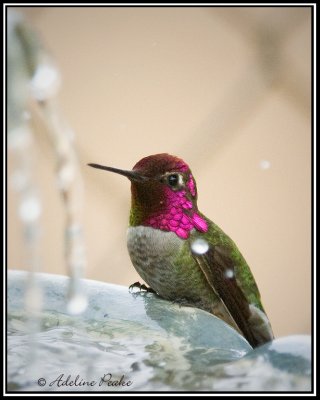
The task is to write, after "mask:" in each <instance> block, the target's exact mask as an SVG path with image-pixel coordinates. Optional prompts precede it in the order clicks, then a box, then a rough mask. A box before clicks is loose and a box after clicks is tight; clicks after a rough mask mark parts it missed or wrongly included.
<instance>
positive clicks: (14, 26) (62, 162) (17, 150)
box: [7, 10, 87, 318]
mask: <svg viewBox="0 0 320 400" xmlns="http://www.w3.org/2000/svg"><path fill="white" fill-rule="evenodd" d="M60 85H61V77H60V73H59V70H58V68H57V67H56V65H55V63H54V61H53V59H52V57H50V56H49V54H48V52H47V51H46V50H45V49H44V47H43V46H42V44H41V42H40V40H39V38H38V37H37V36H36V34H35V33H34V32H33V31H32V29H30V27H29V26H28V25H27V24H26V22H25V21H24V20H23V18H22V17H21V16H20V14H18V13H16V12H15V11H13V10H8V138H7V140H8V149H9V151H10V154H11V158H12V160H13V163H12V164H13V168H12V169H11V170H10V171H9V175H8V176H9V186H10V188H13V189H14V190H15V191H16V193H17V196H18V199H19V206H18V210H17V216H18V218H19V219H20V221H21V225H22V228H23V235H24V239H25V243H26V247H27V250H28V260H27V261H26V265H28V266H29V270H30V272H31V275H30V278H29V289H30V290H29V292H28V298H33V297H35V296H33V295H32V292H35V293H37V296H38V300H39V298H40V297H41V295H40V293H39V288H37V287H36V281H35V279H34V277H33V276H32V274H34V273H36V272H39V271H40V270H41V260H40V258H39V249H40V247H41V232H42V224H43V221H41V212H42V209H43V207H44V205H43V204H42V201H41V188H40V187H38V186H37V184H36V183H35V179H34V176H35V169H36V168H38V166H37V165H36V157H35V154H34V153H35V152H34V149H35V147H36V145H37V144H36V140H35V135H34V132H33V131H32V128H31V127H32V125H31V124H30V122H32V119H33V118H34V117H35V116H34V108H36V112H37V116H38V118H41V119H42V122H43V123H44V126H45V129H44V130H43V134H45V135H47V136H48V137H49V140H50V143H51V145H52V148H53V151H54V153H55V155H56V176H57V181H56V182H52V184H53V185H56V188H57V191H58V192H60V195H61V199H62V201H63V204H64V210H65V221H66V223H65V227H64V237H65V262H66V272H67V273H68V274H69V276H70V278H71V279H70V284H69V287H68V289H67V290H68V300H67V301H68V302H69V303H70V305H69V309H70V312H71V313H82V312H83V311H84V310H85V308H86V305H87V302H86V299H85V296H84V295H83V291H82V287H81V278H82V277H83V276H84V271H85V266H86V255H85V245H84V235H83V227H82V225H83V224H82V211H83V198H84V195H83V182H82V176H81V172H80V168H79V161H78V157H77V152H76V149H75V143H74V138H75V135H74V132H73V130H72V129H71V128H70V126H69V125H68V123H67V122H66V120H65V118H64V117H63V115H62V113H61V111H60V108H59V103H58V99H57V95H58V91H59V88H60ZM30 104H32V105H33V106H34V107H33V108H32V107H30ZM61 231H63V228H62V227H61ZM39 296H40V297H39ZM29 303H30V302H29ZM40 304H41V303H40ZM32 307H33V306H32ZM32 307H31V309H30V312H32ZM32 318H33V317H32Z"/></svg>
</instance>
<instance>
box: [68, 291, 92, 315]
mask: <svg viewBox="0 0 320 400" xmlns="http://www.w3.org/2000/svg"><path fill="white" fill-rule="evenodd" d="M87 306H88V301H87V298H86V296H85V295H83V294H80V293H78V294H75V295H73V296H72V297H71V298H70V300H69V302H68V306H67V309H68V312H69V314H72V315H78V314H81V313H83V312H84V311H85V310H86V308H87Z"/></svg>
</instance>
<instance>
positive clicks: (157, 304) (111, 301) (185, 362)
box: [8, 271, 311, 392]
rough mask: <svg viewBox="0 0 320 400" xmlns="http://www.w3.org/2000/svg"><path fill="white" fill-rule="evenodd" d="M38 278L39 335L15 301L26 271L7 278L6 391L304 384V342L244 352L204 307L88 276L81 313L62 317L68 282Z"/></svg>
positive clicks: (291, 340)
mask: <svg viewBox="0 0 320 400" xmlns="http://www.w3.org/2000/svg"><path fill="white" fill-rule="evenodd" d="M37 279H38V286H39V287H41V289H42V291H43V293H44V294H45V296H44V298H43V307H42V311H41V312H39V314H38V321H39V326H38V329H37V330H36V331H34V332H30V328H29V325H28V320H29V315H28V314H26V311H25V308H24V307H25V306H24V301H23V297H24V296H23V295H24V292H25V290H26V286H25V283H26V281H27V273H24V272H18V271H14V272H13V271H11V272H10V274H9V282H8V283H9V287H8V289H9V290H8V389H10V390H17V391H31V390H33V391H213V392H214V391H233V390H234V391H242V392H246V391H252V390H253V391H284V390H286V391H306V390H310V388H311V378H310V377H311V343H310V337H309V336H291V337H287V338H280V339H278V340H275V341H273V342H272V343H270V344H266V345H264V346H261V347H260V348H257V349H255V350H252V348H251V347H250V345H249V344H248V343H247V341H246V340H245V339H244V338H243V337H242V336H240V335H239V334H238V333H237V332H236V331H235V330H234V329H232V328H231V327H230V326H228V325H227V324H225V323H224V322H223V321H221V320H219V319H218V318H216V317H214V316H212V315H211V314H209V313H206V312H205V311H202V310H199V309H195V308H191V307H181V306H179V305H177V304H172V303H170V302H167V301H164V300H161V299H160V298H158V297H157V296H156V295H154V294H152V293H145V292H144V293H136V294H131V293H129V291H128V289H127V288H124V287H121V286H117V285H110V284H105V283H102V282H95V281H88V280H85V281H83V289H84V291H85V294H86V298H87V300H88V307H87V308H86V310H85V311H84V312H83V313H82V315H81V316H79V315H70V314H69V313H68V310H67V308H68V307H67V302H66V298H67V297H66V296H67V293H66V288H67V287H68V280H69V278H67V277H63V276H59V275H49V274H37ZM35 343H36V344H37V345H36V346H35V345H34V344H35ZM69 376H70V377H69ZM77 377H78V378H77ZM101 379H102V381H101ZM129 382H131V383H130V384H129Z"/></svg>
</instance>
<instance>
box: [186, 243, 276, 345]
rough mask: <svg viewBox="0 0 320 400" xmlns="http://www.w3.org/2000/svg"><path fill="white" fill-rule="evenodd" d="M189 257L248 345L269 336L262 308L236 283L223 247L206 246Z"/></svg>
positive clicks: (258, 343)
mask: <svg viewBox="0 0 320 400" xmlns="http://www.w3.org/2000/svg"><path fill="white" fill-rule="evenodd" d="M193 257H194V258H195V259H196V261H197V263H198V264H199V266H200V268H201V270H202V272H203V274H204V275H205V277H206V279H207V281H208V283H209V285H210V286H211V288H212V289H213V290H214V292H215V293H216V295H217V296H218V297H219V298H220V300H221V302H222V303H223V304H224V306H225V308H226V312H228V313H229V315H230V316H231V317H232V319H233V321H234V322H235V324H236V325H237V326H238V328H239V329H240V330H241V332H242V333H243V335H244V337H245V338H246V339H247V340H248V342H249V343H250V344H251V346H252V347H256V346H258V345H260V344H263V343H265V342H268V341H270V340H272V339H273V334H272V331H271V327H270V323H269V321H268V318H267V316H266V315H265V314H264V313H263V311H261V310H259V309H258V308H257V307H255V306H254V305H252V304H250V303H249V301H248V299H247V297H246V296H245V294H244V293H243V291H242V289H241V287H240V286H239V284H238V282H237V279H236V273H235V269H234V261H233V260H232V258H231V257H230V256H229V252H228V251H227V249H226V248H224V247H223V246H220V245H217V246H214V245H212V244H210V245H209V249H208V251H206V252H205V253H204V254H195V253H193Z"/></svg>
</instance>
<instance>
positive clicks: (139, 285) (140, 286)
mask: <svg viewBox="0 0 320 400" xmlns="http://www.w3.org/2000/svg"><path fill="white" fill-rule="evenodd" d="M134 288H138V289H139V291H140V292H141V291H142V290H144V291H145V292H149V293H156V292H155V291H154V290H153V289H152V288H151V287H148V286H146V285H145V284H144V283H140V282H135V283H133V284H132V285H130V286H129V291H130V292H132V290H133V289H134Z"/></svg>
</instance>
